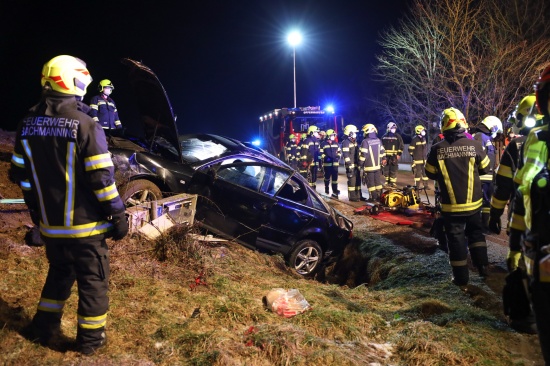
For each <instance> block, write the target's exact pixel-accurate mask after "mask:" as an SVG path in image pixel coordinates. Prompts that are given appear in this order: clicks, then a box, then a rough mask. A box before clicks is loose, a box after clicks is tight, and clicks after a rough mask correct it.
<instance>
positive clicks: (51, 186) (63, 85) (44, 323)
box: [12, 55, 128, 354]
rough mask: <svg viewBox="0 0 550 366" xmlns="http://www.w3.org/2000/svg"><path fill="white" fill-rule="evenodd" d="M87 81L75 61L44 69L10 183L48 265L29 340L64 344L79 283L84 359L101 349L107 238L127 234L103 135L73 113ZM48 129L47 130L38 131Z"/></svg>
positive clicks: (57, 60) (63, 59)
mask: <svg viewBox="0 0 550 366" xmlns="http://www.w3.org/2000/svg"><path fill="white" fill-rule="evenodd" d="M91 81H92V78H91V76H90V74H89V72H88V70H87V69H86V64H85V63H84V62H83V61H81V60H79V59H77V58H75V57H72V56H67V55H62V56H57V57H54V58H53V59H51V60H50V61H49V62H47V63H46V64H45V65H44V67H43V69H42V80H41V84H42V87H43V92H42V97H41V100H40V102H39V103H38V104H37V105H36V106H34V107H33V108H32V109H31V110H30V111H29V114H27V116H26V117H25V118H24V119H23V120H22V121H21V123H20V124H19V126H18V130H17V135H16V141H15V145H14V152H13V157H12V169H13V173H12V176H13V177H14V178H16V179H17V180H18V181H19V182H20V185H21V188H22V190H23V196H24V199H25V203H26V204H27V206H28V207H29V211H30V214H31V219H32V221H33V223H34V224H36V225H39V227H40V233H41V236H42V239H43V240H44V242H45V245H46V257H47V259H48V262H49V269H48V274H47V277H46V282H45V284H44V288H43V290H42V294H41V297H40V301H39V303H38V309H37V312H36V315H35V316H34V318H33V320H32V323H31V324H30V326H29V336H30V337H32V339H33V340H38V341H39V342H40V343H41V344H43V345H51V344H52V342H54V341H55V340H56V338H58V337H60V336H61V317H62V314H63V307H64V305H65V303H66V301H67V300H68V298H69V296H70V295H71V288H72V286H73V284H74V282H75V281H76V282H77V284H78V309H77V313H78V327H77V332H76V342H77V347H78V350H79V351H80V352H81V353H83V354H91V353H94V352H95V351H96V350H97V349H98V348H99V347H101V346H103V345H104V344H105V342H106V337H105V325H106V322H107V310H108V306H109V299H108V297H107V291H108V286H109V254H108V247H107V243H106V241H105V238H106V237H107V236H112V237H113V238H114V239H115V240H118V239H122V238H123V237H124V236H125V235H126V233H127V232H128V224H127V221H126V217H125V207H124V203H123V202H122V200H121V198H120V197H119V194H118V191H117V188H116V186H115V180H114V167H113V162H112V160H111V156H110V154H109V151H107V144H106V140H105V134H104V132H103V129H102V128H101V127H100V126H99V125H98V124H97V123H96V122H94V120H93V119H92V118H90V117H89V116H88V115H86V114H85V113H82V112H81V111H79V110H78V106H77V100H81V99H82V97H83V96H84V95H85V93H86V87H87V86H88V85H89V84H90V82H91ZM56 121H57V122H56ZM54 122H56V123H54ZM46 123H47V124H48V126H50V127H49V128H38V127H37V126H39V125H40V124H46Z"/></svg>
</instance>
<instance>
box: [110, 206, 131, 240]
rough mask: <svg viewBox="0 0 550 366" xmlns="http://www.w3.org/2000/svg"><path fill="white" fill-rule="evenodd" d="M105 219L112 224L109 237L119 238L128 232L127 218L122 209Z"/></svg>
mask: <svg viewBox="0 0 550 366" xmlns="http://www.w3.org/2000/svg"><path fill="white" fill-rule="evenodd" d="M107 219H108V220H109V222H110V223H111V225H113V230H112V231H111V238H113V240H120V239H122V238H124V237H125V236H126V234H128V219H127V218H126V213H125V212H124V211H123V212H121V213H118V214H116V215H113V216H110V217H108V218H107Z"/></svg>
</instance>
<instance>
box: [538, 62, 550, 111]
mask: <svg viewBox="0 0 550 366" xmlns="http://www.w3.org/2000/svg"><path fill="white" fill-rule="evenodd" d="M535 93H536V96H537V108H538V109H539V113H540V114H542V115H544V116H550V111H549V110H548V98H550V65H548V66H546V68H545V69H544V71H543V72H542V74H540V77H539V80H538V81H537V83H536V84H535Z"/></svg>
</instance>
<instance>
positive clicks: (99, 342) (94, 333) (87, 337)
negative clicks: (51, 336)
mask: <svg viewBox="0 0 550 366" xmlns="http://www.w3.org/2000/svg"><path fill="white" fill-rule="evenodd" d="M76 343H77V350H78V352H80V353H82V354H83V355H92V354H94V353H95V352H96V351H97V350H98V349H99V348H101V347H103V346H105V345H106V344H107V335H106V334H105V327H101V328H99V329H84V328H78V331H77V333H76Z"/></svg>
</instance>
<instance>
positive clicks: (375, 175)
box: [363, 169, 382, 201]
mask: <svg viewBox="0 0 550 366" xmlns="http://www.w3.org/2000/svg"><path fill="white" fill-rule="evenodd" d="M363 174H365V175H366V180H367V190H368V191H369V199H371V200H375V201H380V196H381V194H382V173H381V172H380V169H376V170H372V171H365V172H364V173H363Z"/></svg>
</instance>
